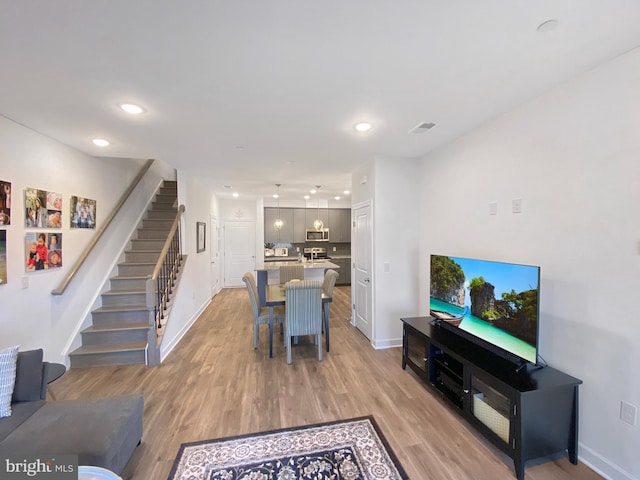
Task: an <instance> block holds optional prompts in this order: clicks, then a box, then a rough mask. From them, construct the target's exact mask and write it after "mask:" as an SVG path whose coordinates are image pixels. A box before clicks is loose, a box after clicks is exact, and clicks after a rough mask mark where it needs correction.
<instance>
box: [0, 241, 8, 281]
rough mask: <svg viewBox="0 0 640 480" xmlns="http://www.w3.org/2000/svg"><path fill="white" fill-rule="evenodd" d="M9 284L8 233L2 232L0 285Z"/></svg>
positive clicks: (0, 242)
mask: <svg viewBox="0 0 640 480" xmlns="http://www.w3.org/2000/svg"><path fill="white" fill-rule="evenodd" d="M6 283H7V231H6V230H0V285H6Z"/></svg>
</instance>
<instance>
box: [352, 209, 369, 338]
mask: <svg viewBox="0 0 640 480" xmlns="http://www.w3.org/2000/svg"><path fill="white" fill-rule="evenodd" d="M353 220H354V224H355V228H354V231H353V238H352V250H353V251H352V257H353V263H354V279H352V282H351V288H352V296H353V304H354V309H355V310H354V325H355V326H356V328H357V329H358V330H360V331H361V332H362V333H363V334H364V335H365V336H366V337H367V338H368V339H369V340H371V339H372V337H373V315H372V311H373V296H372V286H371V273H372V272H371V270H372V264H373V261H372V255H371V250H372V248H371V240H372V239H371V206H370V205H365V206H363V207H358V208H356V209H354V210H353Z"/></svg>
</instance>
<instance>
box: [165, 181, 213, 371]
mask: <svg viewBox="0 0 640 480" xmlns="http://www.w3.org/2000/svg"><path fill="white" fill-rule="evenodd" d="M178 203H179V204H182V205H184V206H185V213H184V215H183V217H182V223H181V226H180V228H181V238H182V240H181V241H182V253H183V254H185V255H187V259H186V262H185V265H184V270H183V272H182V277H181V278H180V282H179V284H178V288H177V289H176V291H175V292H174V294H175V296H174V299H173V305H172V306H171V310H170V312H169V318H168V321H167V325H166V329H165V332H164V336H163V338H162V343H161V346H160V358H161V360H164V359H165V358H166V357H167V355H168V354H169V353H170V352H171V350H173V348H174V347H175V346H176V345H177V344H178V343H179V342H180V339H181V338H182V337H183V336H184V334H185V333H187V331H188V330H189V328H190V327H191V326H192V325H193V323H194V322H195V321H196V320H197V319H198V317H199V316H200V314H201V313H202V312H203V311H204V309H205V308H206V307H207V306H208V305H209V303H210V302H211V298H212V297H211V291H212V287H213V282H214V278H213V275H212V268H211V256H210V249H211V243H210V241H209V237H210V235H211V228H210V227H211V223H210V219H211V216H212V215H214V216H216V217H217V216H219V214H220V212H219V211H218V200H217V198H216V196H215V195H214V194H213V192H212V191H211V189H210V188H209V187H207V186H206V185H204V184H202V183H201V182H200V181H199V180H198V179H197V178H195V177H192V176H189V175H188V174H187V173H186V172H184V171H178ZM197 222H202V223H204V224H205V226H206V227H205V228H206V230H205V231H206V241H205V246H206V247H205V248H206V250H205V251H203V252H200V253H197V252H196V250H197V248H196V246H197V245H196V223H197Z"/></svg>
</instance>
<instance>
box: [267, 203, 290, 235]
mask: <svg viewBox="0 0 640 480" xmlns="http://www.w3.org/2000/svg"><path fill="white" fill-rule="evenodd" d="M277 219H278V208H272V207H267V208H265V209H264V241H265V243H293V232H294V225H293V209H291V208H281V209H280V219H282V222H283V225H282V229H281V230H280V231H278V230H276V229H275V228H274V226H273V223H274V222H275V221H276V220H277Z"/></svg>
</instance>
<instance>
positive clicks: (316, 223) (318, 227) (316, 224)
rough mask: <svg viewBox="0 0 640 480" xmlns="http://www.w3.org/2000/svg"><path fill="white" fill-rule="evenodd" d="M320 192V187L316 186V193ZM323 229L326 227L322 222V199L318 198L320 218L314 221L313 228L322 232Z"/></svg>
mask: <svg viewBox="0 0 640 480" xmlns="http://www.w3.org/2000/svg"><path fill="white" fill-rule="evenodd" d="M319 191H320V185H316V192H319ZM322 227H324V222H323V221H322V220H320V197H318V216H317V218H316V219H315V220H314V221H313V228H315V229H316V230H318V231H320V230H322Z"/></svg>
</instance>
